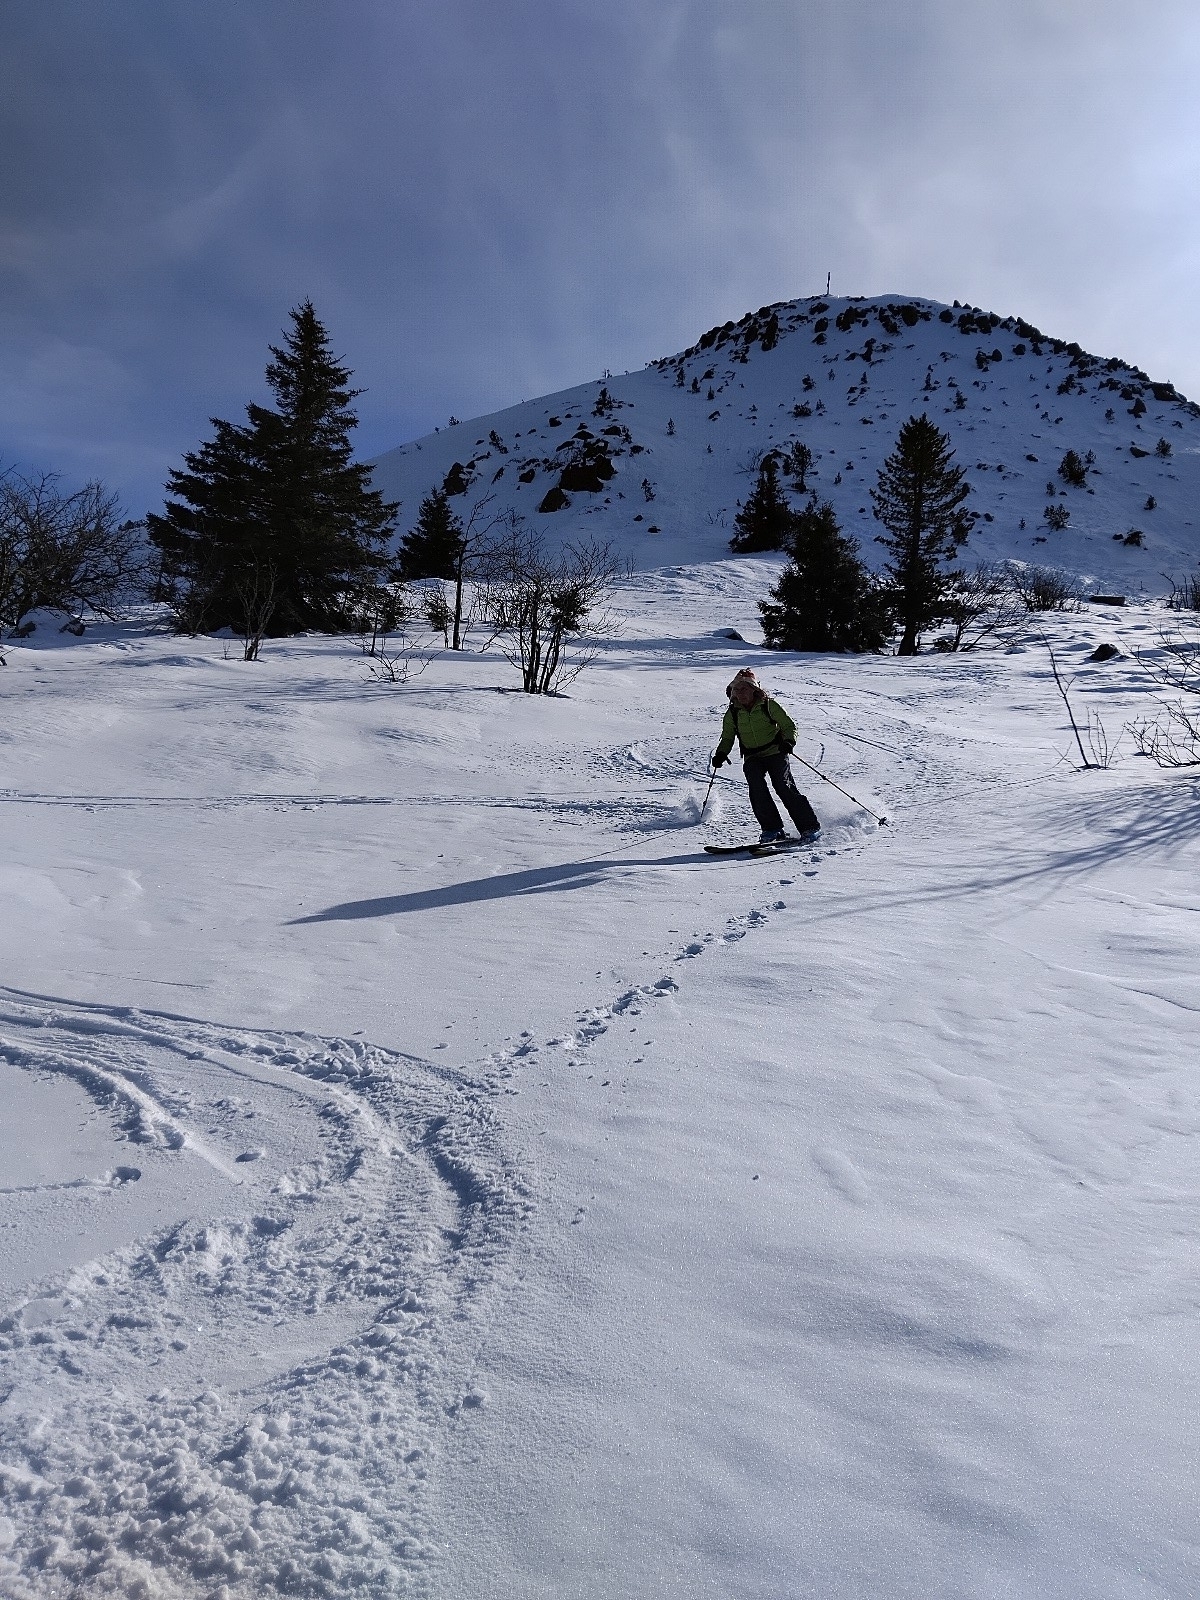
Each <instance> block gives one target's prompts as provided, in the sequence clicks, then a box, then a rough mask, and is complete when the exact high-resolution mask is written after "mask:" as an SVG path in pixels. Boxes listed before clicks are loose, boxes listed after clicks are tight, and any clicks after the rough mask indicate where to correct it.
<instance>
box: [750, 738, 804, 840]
mask: <svg viewBox="0 0 1200 1600" xmlns="http://www.w3.org/2000/svg"><path fill="white" fill-rule="evenodd" d="M742 770H743V772H745V774H746V783H747V784H748V786H749V789H750V805H751V808H752V809H753V811H754V815H755V817H756V818H757V819H758V825H759V827H760V828H761V829H762V830H763V832H764V833H774V832H775V830H776V829H777V828H782V827H783V821H782V819H781V818H780V815H779V807H778V806H777V805H776V804H775V801H774V799H773V798H772V796H771V791H770V789H768V788H767V779H768V778H769V779H770V780H771V783H772V784H773V785H774V787H775V793H776V794H777V795H778V796H779V798H780V799H781V800H782V801H783V803H784V805H785V806H786V807H787V813H788V816H789V817H791V819H792V821H793V822H794V823H795V824H796V832H797V833H812V832H814V831H815V830H816V829H817V828H819V827H820V826H821V824H820V823H819V822H818V821H817V814H816V812H815V811H814V810H813V808H812V807H811V806H810V805H809V803H808V800H807V799H806V798H805V796H804V795H802V794H801V793H800V791H799V789H797V787H796V780H795V778H793V777H792V763H791V760H790V759H789V757H788V756H786V755H784V754H782V753H780V754H779V755H777V756H747V757H746V759H745V761H743V763H742Z"/></svg>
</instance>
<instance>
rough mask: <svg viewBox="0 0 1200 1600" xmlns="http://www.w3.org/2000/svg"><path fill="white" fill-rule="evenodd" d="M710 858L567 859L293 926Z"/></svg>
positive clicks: (505, 895) (434, 906)
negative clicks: (550, 864) (632, 868)
mask: <svg viewBox="0 0 1200 1600" xmlns="http://www.w3.org/2000/svg"><path fill="white" fill-rule="evenodd" d="M707 860H708V857H706V856H704V855H700V854H698V853H697V852H695V851H692V852H690V853H689V854H688V855H683V856H656V857H655V858H654V859H652V860H637V861H630V860H628V859H626V860H623V861H567V862H563V863H562V864H561V865H559V866H557V867H531V868H529V869H528V870H527V871H525V872H501V873H497V874H496V875H495V876H494V877H491V878H471V879H469V880H468V881H467V882H466V883H451V884H447V885H446V887H445V888H444V889H422V890H419V891H418V892H417V893H415V894H391V895H381V896H380V897H379V898H378V899H375V900H346V901H344V902H343V903H342V904H341V905H337V906H327V907H326V908H325V910H324V911H314V912H313V913H312V914H311V916H307V917H293V918H292V920H291V922H290V923H289V924H288V926H289V927H293V928H294V927H299V926H302V925H303V924H304V923H306V922H357V921H359V920H360V919H362V918H366V917H403V916H407V915H408V914H409V913H410V912H413V911H442V910H445V909H446V908H447V907H448V906H467V905H473V904H475V903H477V902H478V901H480V900H509V899H512V898H513V897H514V896H517V895H527V894H557V893H559V892H560V891H562V890H564V889H588V888H591V887H592V886H593V885H595V884H598V883H603V882H604V880H605V878H606V877H607V876H608V875H609V874H610V873H612V872H614V871H616V872H619V871H622V870H624V869H626V868H628V867H682V866H696V865H698V864H699V863H701V862H706V861H707Z"/></svg>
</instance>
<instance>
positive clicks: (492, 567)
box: [481, 513, 622, 694]
mask: <svg viewBox="0 0 1200 1600" xmlns="http://www.w3.org/2000/svg"><path fill="white" fill-rule="evenodd" d="M505 520H506V524H507V525H506V527H505V529H504V531H503V533H502V534H501V535H500V536H499V537H497V538H496V539H494V541H493V543H492V545H491V547H490V550H489V552H488V555H487V558H486V563H485V577H484V580H483V593H482V597H481V613H482V615H483V616H484V617H486V618H487V619H488V621H489V622H490V625H491V629H492V633H491V638H490V639H489V641H488V642H489V643H493V642H497V641H498V642H499V644H500V648H501V650H502V651H503V653H504V656H505V658H506V660H508V661H510V662H511V663H512V665H513V666H514V667H516V668H517V669H518V670H519V672H520V674H521V687H522V689H523V690H524V691H525V693H526V694H554V693H556V692H557V691H558V690H559V689H561V688H562V687H563V685H564V684H566V683H570V682H571V681H572V680H573V679H575V678H576V677H578V675H579V674H580V672H582V671H583V669H584V667H585V666H587V664H588V663H589V662H590V661H592V660H594V659H595V656H596V654H597V651H598V649H599V646H598V644H592V645H590V646H588V645H585V644H583V643H582V635H584V634H585V633H586V632H587V631H588V630H589V629H595V628H598V627H600V626H603V617H602V615H601V613H602V608H603V604H604V601H605V599H606V598H607V596H608V594H609V592H610V590H611V587H612V583H613V581H614V579H615V578H616V577H617V575H618V574H619V572H620V571H621V570H622V565H621V563H620V562H619V561H618V559H617V557H616V556H615V555H614V554H613V551H612V548H611V546H609V545H608V544H598V543H596V542H594V541H592V542H589V543H586V544H578V545H567V546H565V547H564V548H563V549H562V550H560V551H557V552H554V553H551V552H550V551H549V550H548V549H547V547H546V544H545V542H544V540H543V539H542V538H541V536H540V535H539V534H536V533H531V532H530V531H529V530H528V529H527V528H525V527H524V525H523V522H522V520H521V518H520V517H518V516H516V515H515V514H513V513H509V514H508V515H507V517H506V519H505Z"/></svg>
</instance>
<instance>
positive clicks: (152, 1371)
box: [0, 816, 849, 1600]
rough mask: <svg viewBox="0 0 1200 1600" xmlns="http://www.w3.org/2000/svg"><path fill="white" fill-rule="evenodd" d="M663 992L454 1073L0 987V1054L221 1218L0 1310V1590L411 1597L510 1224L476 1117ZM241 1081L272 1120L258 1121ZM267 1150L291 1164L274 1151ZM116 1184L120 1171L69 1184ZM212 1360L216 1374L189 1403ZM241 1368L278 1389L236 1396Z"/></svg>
mask: <svg viewBox="0 0 1200 1600" xmlns="http://www.w3.org/2000/svg"><path fill="white" fill-rule="evenodd" d="M642 826H643V829H644V828H645V820H644V816H643V821H642ZM837 853H838V852H837V850H836V849H834V848H815V849H813V850H811V851H801V852H797V853H796V856H795V857H793V858H790V859H789V860H787V861H785V862H783V863H782V864H781V866H782V870H784V871H787V870H788V868H789V867H791V868H793V869H794V870H799V868H800V866H801V865H803V867H804V868H805V869H806V870H807V872H808V873H809V875H810V876H815V874H816V867H817V865H818V863H821V862H822V861H823V860H824V859H825V858H828V857H833V856H836V854H837ZM809 863H811V865H809ZM748 865H749V864H748V863H744V862H743V863H736V862H729V863H726V866H727V870H739V871H746V870H747V867H748ZM767 870H768V871H769V870H770V867H769V866H768V868H767ZM778 881H779V882H782V883H784V884H786V883H789V882H791V881H793V880H792V879H790V878H787V877H784V878H782V879H780V880H778ZM748 887H750V885H748ZM785 907H786V903H785V902H784V901H782V900H778V899H775V900H773V901H771V902H770V905H769V906H765V905H764V906H753V905H752V906H751V907H750V908H749V909H748V910H747V911H746V912H745V913H743V914H740V915H737V916H734V917H732V918H729V919H728V920H727V922H726V923H725V925H724V928H723V929H722V931H721V932H720V933H716V932H710V933H707V934H705V935H703V937H702V939H701V940H699V941H697V940H692V941H690V942H689V943H688V944H686V945H685V946H683V947H682V948H678V949H676V950H675V951H674V952H672V953H669V954H667V953H664V960H665V961H669V962H670V963H671V964H672V965H675V964H678V963H680V962H690V961H693V960H695V959H696V958H697V957H698V956H701V955H703V954H705V953H707V952H709V951H712V950H713V949H716V948H719V947H720V945H721V944H722V943H729V942H732V941H736V940H740V939H742V938H744V937H745V936H746V935H747V934H748V933H750V932H752V931H754V930H755V929H758V928H761V927H764V926H765V925H766V924H767V923H768V921H769V920H770V916H771V914H772V913H774V912H779V911H782V910H784V909H785ZM679 990H680V983H679V981H678V979H677V978H676V977H675V976H673V975H672V974H671V973H670V972H665V973H664V974H663V975H662V976H661V977H659V978H658V979H656V980H655V981H653V982H649V983H644V984H638V985H634V986H633V987H631V988H629V989H627V990H625V991H623V992H622V993H621V994H619V995H617V996H616V997H615V998H613V999H610V1000H606V1001H601V1002H598V1003H597V1004H595V1005H594V1006H591V1007H588V1008H587V1009H585V1010H584V1011H582V1012H581V1013H580V1014H579V1015H578V1016H577V1017H576V1019H575V1023H574V1025H573V1027H572V1028H570V1029H569V1030H568V1031H567V1032H565V1033H563V1034H561V1035H558V1036H554V1037H550V1038H547V1039H545V1040H544V1041H542V1042H541V1043H538V1042H537V1041H535V1040H534V1038H533V1036H532V1035H526V1036H524V1037H522V1038H521V1040H520V1041H519V1042H518V1043H516V1044H515V1045H514V1046H513V1047H512V1048H503V1047H502V1048H500V1049H497V1050H495V1051H492V1052H490V1053H489V1054H488V1055H487V1056H486V1057H485V1058H484V1060H483V1062H482V1063H480V1064H479V1065H478V1066H477V1067H476V1069H475V1070H474V1071H469V1072H467V1073H465V1074H462V1075H452V1074H447V1073H439V1072H438V1071H437V1069H435V1068H434V1067H433V1066H431V1065H430V1064H429V1063H426V1062H423V1061H418V1060H416V1059H414V1058H412V1057H405V1056H399V1055H396V1054H395V1053H393V1052H389V1051H386V1050H382V1049H379V1048H377V1047H374V1046H371V1045H369V1044H365V1043H363V1042H362V1041H360V1040H355V1039H320V1038H315V1037H311V1036H304V1035H289V1034H283V1033H269V1034H263V1033H254V1032H249V1031H242V1030H238V1029H224V1028H220V1027H217V1026H215V1025H211V1024H205V1023H200V1022H196V1021H192V1020H186V1019H182V1018H178V1017H172V1016H166V1015H160V1014H151V1013H139V1012H135V1011H130V1010H125V1009H112V1010H106V1009H100V1008H97V1007H78V1006H74V1005H69V1004H66V1003H63V1002H53V1001H48V1000H44V999H40V998H38V997H33V996H28V995H22V994H18V993H14V992H11V991H4V990H0V1061H7V1062H9V1063H11V1064H13V1065H16V1066H19V1067H21V1068H23V1069H25V1070H27V1071H30V1072H33V1073H56V1074H61V1075H64V1076H66V1077H68V1078H70V1079H72V1080H74V1081H75V1082H77V1083H78V1084H80V1085H81V1086H82V1087H83V1088H84V1089H85V1090H86V1091H87V1093H88V1095H89V1096H90V1097H92V1098H93V1099H94V1100H95V1101H96V1102H97V1103H98V1104H99V1105H101V1106H102V1107H103V1108H104V1109H105V1110H106V1111H107V1112H108V1113H109V1115H110V1117H111V1119H112V1122H113V1125H114V1127H115V1128H117V1129H118V1130H119V1131H120V1134H121V1135H122V1136H123V1138H124V1139H125V1140H127V1141H128V1142H129V1144H130V1145H131V1147H134V1148H135V1149H138V1150H140V1151H151V1150H154V1151H158V1152H160V1153H162V1154H165V1155H167V1156H173V1157H175V1158H177V1159H179V1158H183V1157H185V1156H187V1155H191V1156H193V1157H195V1158H197V1159H199V1160H201V1161H203V1162H205V1163H206V1164H207V1165H208V1166H209V1167H210V1168H211V1169H212V1171H213V1173H214V1174H215V1175H217V1176H218V1177H219V1179H220V1180H221V1181H222V1182H223V1184H224V1185H226V1186H227V1187H228V1190H229V1201H230V1206H229V1210H228V1211H227V1212H226V1213H224V1214H217V1215H214V1216H211V1217H205V1218H202V1219H200V1218H195V1217H186V1218H182V1219H179V1220H178V1221H176V1222H173V1223H172V1224H170V1225H169V1226H167V1227H165V1228H160V1229H158V1230H156V1231H154V1232H152V1233H150V1234H148V1235H146V1236H145V1237H141V1238H139V1239H137V1240H136V1241H135V1242H133V1243H131V1244H129V1245H128V1246H126V1247H125V1248H123V1249H120V1250H117V1251H115V1252H112V1253H109V1254H106V1255H103V1256H100V1257H98V1258H96V1259H92V1260H88V1261H87V1262H85V1263H82V1264H80V1265H79V1266H77V1267H75V1268H74V1269H73V1270H72V1271H70V1272H69V1273H67V1274H65V1275H64V1276H62V1277H61V1278H60V1279H58V1280H54V1281H50V1282H46V1283H43V1284H41V1285H39V1286H38V1287H37V1290H36V1292H35V1293H33V1294H31V1295H29V1296H27V1297H25V1298H24V1300H23V1301H21V1302H19V1303H17V1304H15V1305H13V1306H11V1307H9V1308H7V1311H6V1313H5V1314H3V1315H0V1503H3V1504H5V1505H6V1506H7V1508H8V1518H9V1520H8V1523H7V1525H6V1527H5V1526H4V1525H0V1534H3V1538H2V1539H0V1581H3V1582H4V1583H5V1584H6V1585H7V1586H8V1587H7V1588H6V1589H5V1591H4V1592H5V1593H6V1594H11V1595H12V1597H13V1600H42V1597H43V1596H45V1595H48V1594H54V1593H56V1592H59V1591H58V1587H57V1586H58V1585H59V1584H60V1583H62V1582H67V1583H69V1584H70V1585H72V1586H73V1587H72V1589H71V1591H70V1592H72V1593H78V1594H80V1595H85V1594H86V1595H89V1596H90V1595H96V1596H109V1595H114V1596H115V1595H120V1596H123V1597H124V1596H129V1597H132V1600H141V1597H145V1600H153V1597H156V1596H159V1595H163V1594H170V1595H179V1596H187V1597H189V1600H190V1597H192V1596H205V1597H208V1596H216V1597H220V1600H234V1597H241V1596H243V1595H246V1596H249V1595H256V1594H259V1593H261V1592H262V1590H263V1588H264V1587H265V1586H271V1587H272V1588H273V1589H274V1590H277V1591H278V1592H279V1593H282V1594H288V1593H294V1594H304V1595H314V1596H333V1595H340V1594H346V1593H352V1594H362V1595H364V1596H372V1597H383V1596H392V1595H398V1594H406V1593H411V1594H427V1593H430V1592H432V1591H431V1589H430V1585H431V1584H432V1583H433V1582H434V1581H435V1575H436V1572H437V1566H438V1551H439V1547H438V1540H437V1537H436V1534H435V1531H434V1529H433V1528H432V1527H431V1525H430V1519H429V1515H428V1507H427V1500H428V1490H427V1485H428V1480H429V1476H430V1473H431V1470H433V1469H434V1468H435V1466H436V1461H437V1457H438V1453H439V1450H440V1448H441V1447H442V1444H443V1441H444V1438H445V1430H446V1426H447V1421H448V1419H450V1420H452V1419H453V1417H454V1415H455V1414H456V1413H457V1414H461V1415H462V1416H464V1417H469V1415H470V1412H471V1411H472V1410H473V1409H474V1408H475V1407H477V1406H478V1405H480V1404H482V1403H484V1401H485V1398H486V1397H485V1396H484V1395H482V1394H481V1393H480V1392H478V1391H477V1390H476V1389H475V1388H473V1386H472V1384H471V1382H470V1375H469V1374H470V1364H471V1351H472V1344H471V1339H470V1334H469V1330H470V1327H471V1326H472V1325H473V1322H474V1320H475V1319H477V1318H479V1317H480V1316H481V1315H482V1314H483V1308H484V1304H485V1302H486V1299H487V1295H488V1291H489V1288H490V1287H491V1286H492V1284H493V1281H494V1280H495V1279H496V1278H497V1276H498V1275H500V1269H501V1266H502V1263H503V1261H504V1260H505V1258H506V1257H507V1256H508V1255H509V1254H510V1252H511V1250H512V1247H513V1245H514V1243H515V1241H516V1239H517V1237H518V1236H519V1233H520V1231H521V1229H522V1227H523V1225H524V1224H525V1222H526V1221H527V1219H528V1216H529V1213H530V1208H531V1205H532V1195H531V1190H530V1187H529V1183H528V1181H527V1180H526V1178H525V1177H524V1175H523V1174H522V1173H521V1172H520V1171H518V1170H517V1169H516V1168H515V1166H514V1165H513V1163H512V1161H511V1160H510V1159H509V1158H507V1157H506V1156H505V1154H504V1153H503V1150H502V1147H501V1143H500V1140H499V1136H498V1129H497V1122H496V1116H495V1111H494V1107H493V1104H492V1102H493V1100H494V1097H495V1096H496V1095H497V1094H498V1093H503V1092H506V1091H507V1092H512V1089H511V1084H512V1081H513V1080H514V1078H516V1076H517V1075H518V1073H519V1072H520V1070H521V1068H523V1067H527V1066H531V1065H532V1064H533V1060H534V1058H536V1057H538V1056H540V1055H542V1054H543V1052H554V1053H555V1054H558V1055H560V1056H561V1054H564V1053H565V1054H567V1055H568V1056H572V1055H581V1054H582V1052H584V1051H586V1050H587V1049H588V1047H589V1046H591V1045H593V1044H594V1043H596V1042H597V1041H598V1040H599V1039H600V1038H601V1037H602V1036H603V1035H604V1034H606V1033H607V1032H608V1031H609V1029H610V1028H611V1027H612V1026H613V1025H614V1024H616V1023H618V1022H620V1021H622V1020H623V1019H626V1018H630V1017H639V1016H641V1015H642V1013H643V1012H644V1011H645V1010H646V1009H647V1007H652V1006H654V1005H656V1004H658V1003H660V1002H662V1001H664V1000H668V999H673V998H674V997H675V996H676V995H677V994H678V993H679ZM572 1064H579V1063H578V1062H572ZM264 1090H265V1091H267V1098H268V1101H270V1099H271V1098H274V1099H278V1100H279V1101H280V1103H281V1106H282V1105H283V1104H286V1108H287V1109H286V1121H285V1120H284V1119H283V1117H282V1116H281V1117H280V1119H279V1120H278V1122H273V1119H272V1118H271V1116H270V1114H269V1113H268V1116H267V1118H266V1119H264V1117H263V1099H264ZM297 1108H299V1110H300V1112H301V1126H302V1129H303V1133H302V1136H301V1137H300V1139H297V1135H296V1133H295V1124H296V1115H297ZM264 1120H265V1121H266V1122H267V1123H268V1124H271V1125H269V1126H267V1127H264V1126H263V1122H264ZM202 1130H203V1131H202ZM272 1134H275V1135H276V1137H278V1138H279V1139H280V1140H284V1139H286V1140H287V1141H288V1142H289V1143H290V1144H291V1145H292V1146H296V1145H297V1144H300V1145H304V1144H307V1148H292V1149H291V1150H289V1151H287V1152H286V1153H285V1152H283V1151H273V1150H272V1148H271V1135H272ZM264 1142H265V1144H266V1148H264V1147H263V1146H264ZM285 1154H286V1156H290V1157H291V1158H292V1159H291V1160H288V1159H285ZM272 1157H274V1158H275V1159H272ZM141 1159H142V1160H143V1161H144V1160H145V1156H144V1155H143V1156H141ZM828 1159H829V1160H830V1161H833V1160H835V1159H836V1158H834V1157H829V1158H828ZM843 1164H844V1165H845V1166H846V1167H847V1168H848V1166H849V1164H848V1163H843ZM141 1177H142V1172H141V1169H140V1168H138V1167H137V1166H135V1165H133V1164H132V1162H131V1164H129V1165H121V1166H118V1167H116V1168H115V1169H114V1170H113V1171H110V1172H106V1173H104V1174H103V1175H102V1176H100V1177H97V1178H94V1179H82V1180H73V1182H72V1184H71V1186H72V1187H81V1188H89V1189H95V1190H96V1191H105V1190H110V1191H111V1190H118V1189H120V1188H122V1187H124V1186H125V1185H126V1184H129V1183H132V1182H137V1181H138V1180H139V1179H141ZM831 1181H834V1180H833V1179H831ZM56 1187H60V1186H58V1185H53V1184H46V1185H33V1186H28V1188H29V1191H30V1192H36V1191H46V1190H51V1189H54V1188H56ZM843 1187H844V1183H843ZM582 1215H583V1213H582V1211H581V1212H579V1213H578V1214H577V1216H576V1217H575V1218H574V1219H573V1220H574V1221H576V1222H578V1221H580V1220H581V1219H582ZM226 1308H228V1310H229V1312H230V1315H231V1321H232V1324H233V1330H234V1337H235V1338H240V1339H241V1340H242V1343H243V1345H244V1346H246V1343H247V1338H248V1335H247V1332H246V1327H247V1324H248V1325H249V1330H250V1333H251V1334H252V1335H254V1337H249V1346H261V1347H262V1348H249V1347H246V1348H243V1349H241V1350H240V1351H237V1350H234V1349H230V1348H225V1349H224V1350H222V1349H221V1348H220V1346H221V1342H222V1338H223V1324H224V1320H225V1314H226ZM464 1324H465V1327H464ZM214 1342H215V1343H216V1345H217V1346H218V1348H217V1350H215V1351H214V1348H213V1345H214ZM222 1357H223V1358H224V1370H223V1371H222V1370H221V1369H222ZM214 1363H215V1365H216V1367H217V1369H218V1371H219V1372H220V1378H219V1379H217V1380H216V1381H209V1382H203V1383H202V1382H200V1381H199V1374H200V1372H201V1371H202V1370H203V1371H205V1372H207V1373H209V1374H210V1375H211V1374H212V1371H213V1367H214ZM256 1363H257V1364H258V1365H259V1366H265V1367H268V1368H272V1369H277V1370H274V1371H273V1373H272V1375H270V1376H265V1377H262V1378H257V1377H256V1375H255V1373H254V1370H253V1369H254V1367H255V1365H256ZM247 1372H249V1374H250V1375H249V1376H248V1377H247V1376H246V1375H245V1374H246V1373H247ZM164 1583H165V1584H166V1585H167V1587H165V1588H164V1587H163V1585H164Z"/></svg>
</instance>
